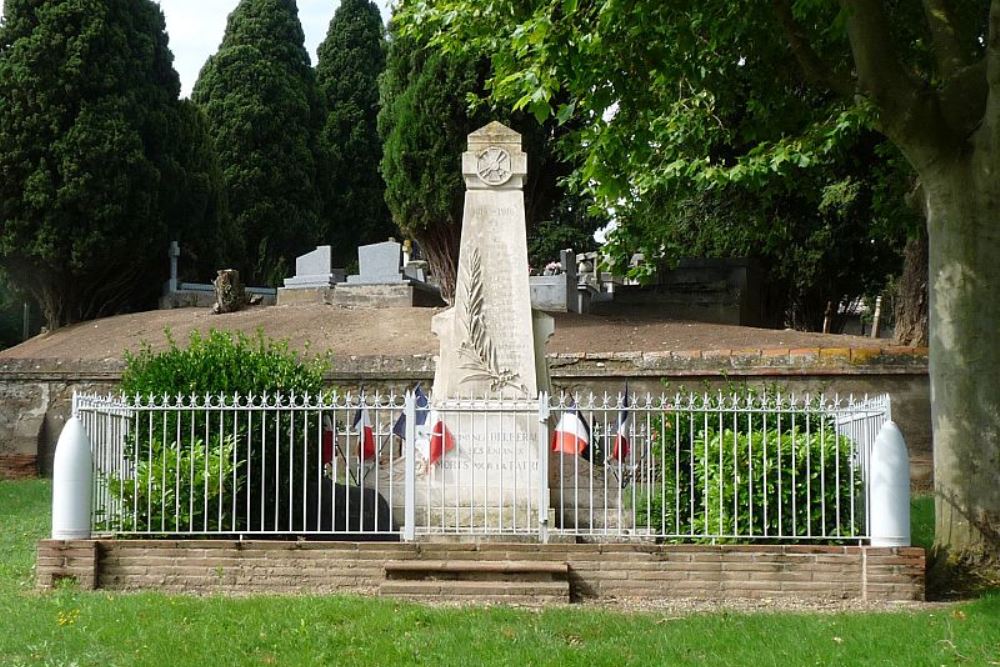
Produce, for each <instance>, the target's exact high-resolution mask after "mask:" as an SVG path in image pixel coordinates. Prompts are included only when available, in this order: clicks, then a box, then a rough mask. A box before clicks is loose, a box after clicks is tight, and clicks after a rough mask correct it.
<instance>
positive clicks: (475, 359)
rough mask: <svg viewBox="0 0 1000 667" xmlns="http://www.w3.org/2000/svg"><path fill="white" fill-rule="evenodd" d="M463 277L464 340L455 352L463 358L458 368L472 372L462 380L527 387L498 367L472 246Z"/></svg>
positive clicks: (477, 256) (497, 387) (476, 253)
mask: <svg viewBox="0 0 1000 667" xmlns="http://www.w3.org/2000/svg"><path fill="white" fill-rule="evenodd" d="M466 278H467V279H466V283H465V284H466V307H465V332H466V335H467V336H468V339H467V340H465V341H463V342H462V345H461V346H460V347H459V349H458V352H459V354H461V355H462V356H464V357H465V358H466V359H467V361H466V363H464V364H462V368H464V369H466V370H470V371H473V372H472V373H471V374H469V375H467V376H466V377H465V379H467V380H489V382H490V389H491V390H493V391H499V390H501V389H503V388H504V387H514V388H515V389H520V390H522V391H525V392H526V391H527V387H525V386H524V385H523V384H521V383H520V382H519V380H520V379H521V378H520V376H519V375H518V374H517V373H514V372H513V371H511V370H509V369H506V368H504V369H501V368H500V363H499V360H498V358H497V351H496V348H495V347H494V346H493V341H492V340H491V339H490V336H489V332H488V331H487V328H486V318H485V314H484V301H485V299H484V296H483V258H482V257H481V256H480V254H479V249H478V248H473V249H472V256H471V257H470V258H469V264H468V268H467V275H466Z"/></svg>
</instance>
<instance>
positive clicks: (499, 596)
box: [379, 580, 570, 603]
mask: <svg viewBox="0 0 1000 667" xmlns="http://www.w3.org/2000/svg"><path fill="white" fill-rule="evenodd" d="M379 595H382V596H386V597H398V598H406V599H414V600H465V601H472V600H475V601H477V602H488V601H497V602H531V603H541V602H569V600H570V598H569V582H568V581H530V582H507V581H502V582H501V581H440V580H438V581H419V580H395V581H386V582H383V583H382V585H381V586H380V587H379Z"/></svg>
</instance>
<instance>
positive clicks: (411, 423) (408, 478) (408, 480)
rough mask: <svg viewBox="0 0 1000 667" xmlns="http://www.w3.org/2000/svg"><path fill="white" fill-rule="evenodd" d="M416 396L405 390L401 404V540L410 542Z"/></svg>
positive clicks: (413, 511)
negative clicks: (403, 426) (403, 462)
mask: <svg viewBox="0 0 1000 667" xmlns="http://www.w3.org/2000/svg"><path fill="white" fill-rule="evenodd" d="M416 408H417V397H416V395H415V394H414V393H413V392H412V391H408V392H406V399H405V401H404V404H403V414H404V415H405V417H406V437H405V438H404V439H403V456H404V457H405V459H406V465H405V469H404V476H405V479H404V483H405V489H406V490H405V494H404V503H405V505H404V507H403V540H404V541H406V542H412V541H413V539H414V537H415V536H416V526H415V523H416V508H415V507H414V504H415V503H416V476H417V466H416V461H415V460H414V457H415V456H416V450H417V448H416V437H417V409H416Z"/></svg>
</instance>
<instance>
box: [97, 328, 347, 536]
mask: <svg viewBox="0 0 1000 667" xmlns="http://www.w3.org/2000/svg"><path fill="white" fill-rule="evenodd" d="M167 337H168V340H169V342H170V345H169V347H168V349H167V350H165V351H163V352H153V351H152V349H151V348H150V347H149V346H148V345H144V346H143V347H142V348H141V349H140V351H139V352H138V353H136V354H126V370H125V372H124V373H123V376H122V391H123V393H124V394H125V395H126V399H127V400H128V401H129V402H130V403H132V404H133V405H135V406H136V407H137V408H140V409H141V408H142V407H148V406H149V405H150V404H151V403H152V404H153V405H160V404H161V403H162V402H163V400H164V397H166V399H167V400H168V401H169V402H170V404H171V405H177V404H176V401H177V400H178V398H180V400H181V401H182V402H181V403H180V404H179V407H178V408H177V409H166V410H160V409H155V410H140V411H139V412H137V413H136V414H137V415H141V418H140V417H136V418H135V420H134V423H133V425H132V428H131V430H130V433H129V436H128V439H127V441H126V450H125V458H126V460H127V461H128V463H129V464H130V467H131V469H132V470H134V473H133V474H130V475H128V476H127V477H114V478H110V479H109V480H108V486H109V489H110V492H111V495H112V498H120V499H122V500H123V501H124V502H122V503H121V504H120V507H119V508H118V511H115V512H113V513H112V515H111V516H108V517H106V518H105V520H106V522H107V523H108V525H107V527H108V528H109V529H113V530H118V531H121V532H144V531H147V530H148V531H153V532H167V533H172V532H185V531H187V530H194V531H217V532H245V531H249V530H254V529H261V528H265V529H267V530H272V531H291V530H293V529H294V528H295V527H296V526H301V525H302V523H303V521H304V520H305V519H304V515H303V510H302V507H301V505H302V503H301V500H300V499H301V498H302V494H303V493H304V492H306V487H307V486H308V485H309V484H312V483H314V481H315V479H316V477H317V475H316V474H315V470H316V468H317V467H318V466H319V465H320V463H319V461H318V455H317V454H316V451H315V450H316V447H315V442H307V441H306V439H305V437H304V435H305V434H304V432H303V429H302V428H301V427H300V428H298V429H296V428H295V425H296V423H298V424H301V423H303V422H304V421H306V420H310V419H311V420H312V421H311V422H310V423H315V422H317V421H318V419H317V417H318V414H317V413H316V412H313V411H298V412H297V413H295V417H294V419H295V423H293V417H292V416H291V414H290V413H289V412H281V413H278V412H274V411H259V410H250V411H247V410H241V411H233V412H221V411H218V410H197V409H189V408H191V407H193V406H202V405H205V403H206V402H207V403H209V404H210V405H212V406H215V407H219V406H223V407H224V406H232V405H233V404H234V401H235V400H237V398H236V397H237V396H239V397H240V402H241V405H244V406H245V405H246V401H247V397H249V396H254V397H257V399H258V400H259V399H260V397H262V396H265V395H268V396H271V397H275V396H278V395H280V396H282V397H284V398H285V399H286V400H289V399H290V398H291V397H292V396H296V397H298V398H302V397H304V396H306V395H311V396H313V397H322V396H323V395H324V389H323V373H324V371H325V369H326V368H327V365H328V361H327V359H326V358H314V359H312V360H308V361H304V360H302V359H300V358H299V356H298V355H297V354H296V353H294V352H291V351H289V350H288V344H287V343H286V342H283V341H282V342H279V341H273V340H270V339H268V338H266V337H265V336H264V335H263V334H262V333H261V332H259V331H258V332H257V334H256V336H255V337H253V338H251V337H249V336H247V335H245V334H242V333H237V334H231V333H228V332H220V331H211V332H210V333H209V334H208V336H204V337H203V336H202V335H200V334H199V333H197V332H194V333H192V334H191V339H190V343H189V345H188V347H187V348H184V349H182V348H180V347H179V346H178V345H177V343H176V342H175V341H174V340H173V339H172V338H170V336H169V333H168V334H167ZM224 415H225V417H224ZM312 440H315V432H314V434H313V436H312ZM265 458H266V459H267V460H266V461H265ZM285 462H294V465H291V464H285ZM293 498H294V499H295V501H294V502H293V501H292V499H293ZM182 506H183V507H182Z"/></svg>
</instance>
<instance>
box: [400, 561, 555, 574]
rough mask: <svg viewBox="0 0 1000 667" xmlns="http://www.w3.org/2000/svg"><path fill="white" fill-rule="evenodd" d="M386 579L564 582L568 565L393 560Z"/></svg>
mask: <svg viewBox="0 0 1000 667" xmlns="http://www.w3.org/2000/svg"><path fill="white" fill-rule="evenodd" d="M385 572H386V575H394V574H418V575H419V574H425V575H432V574H444V573H447V574H463V573H468V574H497V575H509V574H545V575H550V576H552V577H561V578H565V577H566V575H567V574H568V573H569V565H567V564H566V563H564V562H563V563H560V562H555V561H532V560H420V559H414V560H391V561H386V563H385Z"/></svg>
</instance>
